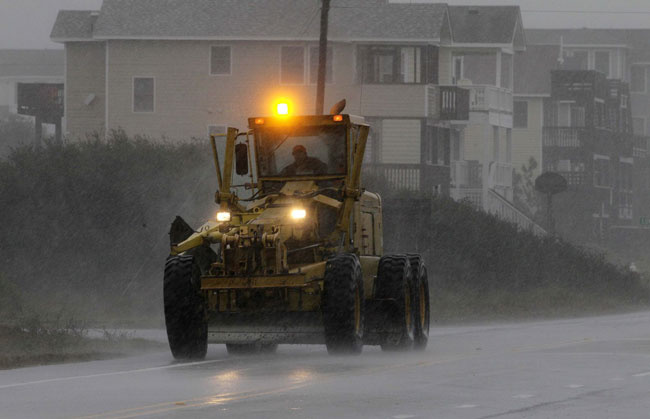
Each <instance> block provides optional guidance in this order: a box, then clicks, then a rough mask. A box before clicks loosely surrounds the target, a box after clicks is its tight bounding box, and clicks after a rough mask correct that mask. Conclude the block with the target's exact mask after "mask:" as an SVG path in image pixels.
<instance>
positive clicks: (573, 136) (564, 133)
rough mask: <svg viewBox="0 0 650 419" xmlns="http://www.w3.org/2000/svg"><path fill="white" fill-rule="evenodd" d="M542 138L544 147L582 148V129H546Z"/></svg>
mask: <svg viewBox="0 0 650 419" xmlns="http://www.w3.org/2000/svg"><path fill="white" fill-rule="evenodd" d="M542 137H543V144H544V147H569V148H575V147H580V128H572V127H567V128H563V127H545V128H544V130H543V134H542Z"/></svg>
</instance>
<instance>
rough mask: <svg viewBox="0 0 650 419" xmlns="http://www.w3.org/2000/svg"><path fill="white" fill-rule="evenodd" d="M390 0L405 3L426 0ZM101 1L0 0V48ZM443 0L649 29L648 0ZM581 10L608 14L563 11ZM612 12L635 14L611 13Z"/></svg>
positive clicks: (25, 44) (556, 19)
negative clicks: (59, 16)
mask: <svg viewBox="0 0 650 419" xmlns="http://www.w3.org/2000/svg"><path fill="white" fill-rule="evenodd" d="M297 1H314V0H297ZM391 1H394V2H407V3H408V2H425V1H426V0H415V1H411V0H391ZM437 2H445V1H444V0H438V1H437ZM101 3H102V1H101V0H0V48H1V49H5V48H62V46H61V45H60V44H56V43H53V42H50V40H49V37H50V31H51V30H52V25H53V24H54V20H55V18H56V14H57V12H58V10H59V9H79V10H98V9H99V7H100V6H101ZM446 3H448V4H476V5H479V4H482V5H506V4H518V5H520V6H521V8H522V15H523V19H524V27H526V28H559V27H566V28H573V27H575V28H581V27H592V28H617V27H618V28H650V2H649V1H648V0H447V1H446ZM533 10H553V11H556V10H557V11H558V12H557V13H539V12H533ZM581 10H584V11H604V12H607V13H596V14H592V13H566V12H562V11H581ZM614 11H619V12H620V11H623V12H634V13H624V14H615V13H611V12H614ZM639 12H642V13H639Z"/></svg>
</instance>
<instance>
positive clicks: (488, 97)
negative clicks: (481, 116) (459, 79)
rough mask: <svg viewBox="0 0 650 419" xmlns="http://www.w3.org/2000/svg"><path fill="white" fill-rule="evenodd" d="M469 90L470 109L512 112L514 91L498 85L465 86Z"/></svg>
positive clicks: (474, 110) (475, 110)
mask: <svg viewBox="0 0 650 419" xmlns="http://www.w3.org/2000/svg"><path fill="white" fill-rule="evenodd" d="M463 87H464V88H466V89H468V90H469V110H470V111H473V112H503V113H512V91H511V90H509V89H504V88H501V87H496V86H463Z"/></svg>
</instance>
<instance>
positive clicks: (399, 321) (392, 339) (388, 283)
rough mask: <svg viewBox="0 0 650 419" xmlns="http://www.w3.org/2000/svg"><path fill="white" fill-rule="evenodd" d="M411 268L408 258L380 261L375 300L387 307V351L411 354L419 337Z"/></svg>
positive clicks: (399, 256) (385, 343) (389, 257)
mask: <svg viewBox="0 0 650 419" xmlns="http://www.w3.org/2000/svg"><path fill="white" fill-rule="evenodd" d="M411 279H412V278H411V265H410V262H409V259H408V258H407V257H406V256H404V255H388V256H384V257H382V258H381V259H380V260H379V268H378V271H377V282H376V291H375V296H376V298H378V299H380V300H384V301H385V302H387V303H390V304H386V305H385V310H386V311H385V312H384V313H382V314H383V316H382V317H383V318H384V319H385V322H386V324H385V325H384V327H385V328H386V330H387V333H386V334H385V336H384V339H383V342H382V343H381V349H382V350H384V351H395V350H408V349H410V348H411V347H412V346H413V341H414V337H415V311H414V306H415V304H414V301H413V296H414V292H413V284H412V282H411Z"/></svg>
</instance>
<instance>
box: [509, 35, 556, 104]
mask: <svg viewBox="0 0 650 419" xmlns="http://www.w3.org/2000/svg"><path fill="white" fill-rule="evenodd" d="M558 58H560V46H559V45H528V46H527V47H526V52H524V53H523V54H516V55H515V65H514V68H515V70H514V71H515V74H516V75H517V77H515V86H514V93H515V94H524V95H525V94H528V95H545V94H547V95H550V94H551V70H556V69H558V68H559V67H560V63H559V62H558Z"/></svg>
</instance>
